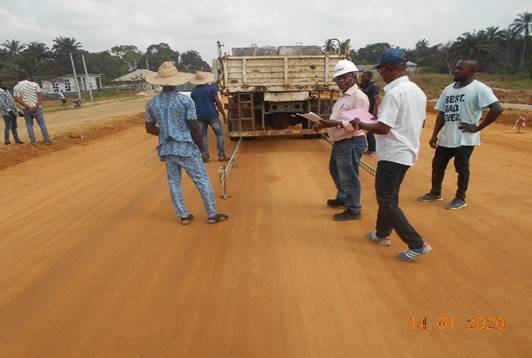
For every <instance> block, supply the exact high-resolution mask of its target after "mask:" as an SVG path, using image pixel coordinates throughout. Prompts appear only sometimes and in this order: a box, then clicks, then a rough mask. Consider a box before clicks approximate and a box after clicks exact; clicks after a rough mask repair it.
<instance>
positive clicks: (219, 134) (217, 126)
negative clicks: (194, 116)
mask: <svg viewBox="0 0 532 358" xmlns="http://www.w3.org/2000/svg"><path fill="white" fill-rule="evenodd" d="M198 122H199V125H200V130H201V137H202V138H203V145H204V146H205V153H203V154H204V155H206V157H207V158H209V140H208V138H207V129H208V127H209V126H211V128H212V130H213V132H214V134H215V135H216V148H217V149H218V158H220V157H225V148H224V132H223V129H222V123H220V119H219V118H214V119H199V120H198Z"/></svg>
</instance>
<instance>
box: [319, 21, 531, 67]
mask: <svg viewBox="0 0 532 358" xmlns="http://www.w3.org/2000/svg"><path fill="white" fill-rule="evenodd" d="M531 27H532V13H531V12H523V13H520V14H518V15H517V17H516V18H515V20H514V21H513V22H512V23H511V24H510V25H509V26H508V28H506V29H500V28H499V27H497V26H490V27H487V28H486V29H483V30H478V31H476V30H473V31H469V32H465V33H463V34H462V35H460V36H459V37H458V38H457V39H456V40H455V41H449V42H446V43H440V44H435V45H430V44H429V42H428V41H427V40H426V39H421V40H419V41H417V43H416V45H415V47H414V48H413V49H404V50H405V51H406V53H407V55H408V57H409V59H410V61H412V62H415V63H416V64H417V65H418V67H419V68H420V70H421V71H423V72H437V73H451V72H452V69H453V67H454V65H455V63H456V61H457V60H458V59H459V58H465V57H468V58H474V59H476V60H478V62H479V70H480V71H481V72H486V73H492V74H514V73H517V72H528V74H529V75H530V76H532V56H531V51H530V50H529V47H530V45H529V40H530V31H531ZM346 45H347V43H346V42H345V41H344V42H342V41H338V40H337V39H327V40H326V41H325V44H324V45H323V47H322V49H323V51H324V52H327V53H344V48H345V46H346ZM391 47H393V46H392V45H391V44H389V43H387V42H379V43H373V44H369V45H367V46H365V47H362V48H359V49H358V50H351V51H350V52H349V56H350V58H351V59H352V60H353V61H354V62H355V63H356V64H374V63H377V62H378V61H379V58H380V55H381V53H382V52H383V51H384V50H385V49H387V48H391Z"/></svg>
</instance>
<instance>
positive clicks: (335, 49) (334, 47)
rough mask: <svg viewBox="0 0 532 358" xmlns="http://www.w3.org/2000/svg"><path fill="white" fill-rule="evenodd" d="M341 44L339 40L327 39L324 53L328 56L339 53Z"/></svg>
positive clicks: (323, 49) (323, 48)
mask: <svg viewBox="0 0 532 358" xmlns="http://www.w3.org/2000/svg"><path fill="white" fill-rule="evenodd" d="M340 45H341V42H340V40H338V39H327V40H325V44H324V45H323V47H322V51H323V52H324V53H327V54H332V53H339V52H340Z"/></svg>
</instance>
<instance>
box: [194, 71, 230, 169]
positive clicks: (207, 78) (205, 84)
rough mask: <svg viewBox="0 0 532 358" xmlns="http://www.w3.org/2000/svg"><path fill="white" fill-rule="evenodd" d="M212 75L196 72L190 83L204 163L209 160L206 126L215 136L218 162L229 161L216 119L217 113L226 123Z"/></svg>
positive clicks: (218, 121) (217, 119)
mask: <svg viewBox="0 0 532 358" xmlns="http://www.w3.org/2000/svg"><path fill="white" fill-rule="evenodd" d="M213 81H214V75H213V74H212V73H210V72H202V71H197V72H196V74H195V75H194V77H193V78H192V79H191V80H190V83H192V84H194V85H196V87H194V89H193V90H192V93H191V95H190V96H191V97H192V99H193V100H194V103H195V104H196V114H197V115H198V120H199V125H200V128H201V136H202V138H203V143H204V147H205V152H203V161H204V162H205V163H206V162H208V161H209V160H210V155H209V142H208V139H207V130H208V126H211V128H212V130H213V132H214V134H215V135H216V147H217V149H218V160H219V161H225V160H229V158H227V156H226V155H225V149H224V132H223V129H222V124H221V123H220V119H219V118H218V112H220V113H221V114H222V117H223V119H224V123H227V116H226V115H225V111H224V107H223V105H222V102H221V101H220V97H219V96H218V88H217V87H216V85H214V84H212V82H213ZM217 109H218V110H217Z"/></svg>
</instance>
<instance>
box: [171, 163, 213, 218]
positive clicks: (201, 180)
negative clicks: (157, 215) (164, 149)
mask: <svg viewBox="0 0 532 358" xmlns="http://www.w3.org/2000/svg"><path fill="white" fill-rule="evenodd" d="M164 162H165V163H166V176H167V179H168V186H169V187H170V194H171V195H172V202H173V204H174V208H175V211H176V214H177V216H178V217H180V218H184V217H187V216H188V215H189V212H188V210H187V208H186V207H185V201H184V199H183V191H182V190H181V168H184V169H185V171H186V172H187V174H188V176H189V177H190V178H191V179H192V181H193V182H194V185H195V186H196V188H197V189H198V191H199V192H200V194H201V198H202V199H203V205H204V206H205V209H206V210H207V215H208V217H213V216H215V215H216V213H217V211H216V205H215V202H214V192H213V190H212V187H211V183H210V181H209V177H208V175H207V172H206V171H205V167H204V166H203V162H202V160H201V157H199V156H198V157H182V156H179V155H165V156H164Z"/></svg>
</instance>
